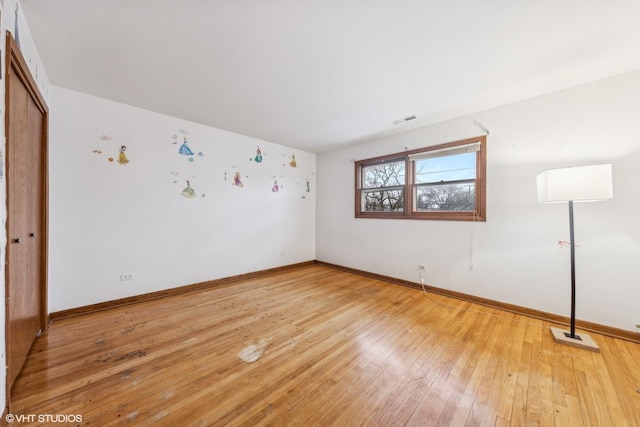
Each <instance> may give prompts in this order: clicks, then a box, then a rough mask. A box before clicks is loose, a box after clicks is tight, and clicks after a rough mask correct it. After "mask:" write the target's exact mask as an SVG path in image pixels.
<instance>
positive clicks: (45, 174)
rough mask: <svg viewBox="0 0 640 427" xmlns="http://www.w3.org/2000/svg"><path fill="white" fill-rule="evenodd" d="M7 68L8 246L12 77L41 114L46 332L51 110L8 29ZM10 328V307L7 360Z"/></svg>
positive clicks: (43, 314) (44, 321) (43, 321)
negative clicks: (23, 88) (27, 94)
mask: <svg viewBox="0 0 640 427" xmlns="http://www.w3.org/2000/svg"><path fill="white" fill-rule="evenodd" d="M6 40H7V42H6V60H5V64H6V68H5V70H4V75H5V138H6V139H5V159H6V170H5V173H4V176H5V179H6V183H5V188H6V189H7V200H6V211H7V221H6V228H5V235H6V236H7V246H8V245H9V241H8V232H9V225H10V224H9V221H10V217H9V208H10V203H9V191H8V189H9V185H10V182H9V181H10V177H9V173H8V172H9V170H10V168H11V164H10V162H9V152H10V150H11V148H10V147H9V141H10V139H9V135H10V132H11V128H10V127H11V124H10V120H9V114H8V112H9V107H10V105H11V104H10V103H11V91H10V82H9V79H12V78H18V79H20V81H21V82H22V84H23V86H24V87H25V88H26V90H27V92H29V95H30V96H31V98H32V99H33V101H34V103H35V105H36V106H37V108H38V109H39V110H40V112H41V113H42V120H43V126H42V141H41V150H42V153H41V154H42V168H43V170H42V194H41V197H42V206H43V209H42V212H41V213H40V214H41V220H42V222H41V223H42V229H41V230H40V233H41V236H42V245H41V247H40V250H41V254H40V259H41V260H42V261H41V265H40V268H41V271H42V275H41V276H42V280H41V282H40V284H39V289H40V307H39V310H40V332H41V333H43V332H45V331H46V330H47V325H48V323H49V319H48V316H49V314H48V308H47V287H48V285H47V281H48V258H47V254H48V247H49V243H48V241H49V222H48V221H49V214H48V212H49V203H48V201H49V126H48V123H49V109H48V107H47V104H46V102H45V100H44V97H43V96H42V94H41V93H40V90H39V89H38V84H37V83H36V81H35V79H34V78H33V76H32V75H31V72H30V71H29V67H28V66H27V62H26V61H25V59H24V57H23V56H22V53H21V52H20V47H19V46H18V44H17V43H16V41H15V39H14V38H13V36H12V35H11V33H10V32H9V31H7V32H6ZM7 246H5V304H8V301H7V300H6V297H7V294H8V291H9V280H10V278H9V269H8V263H9V262H10V260H9V259H8V258H7V255H8V247H7ZM9 340H10V336H9V328H8V310H5V355H7V359H8V354H9V353H8V350H9ZM12 385H13V384H9V378H8V375H6V385H5V386H6V408H7V409H8V410H10V404H11V386H12Z"/></svg>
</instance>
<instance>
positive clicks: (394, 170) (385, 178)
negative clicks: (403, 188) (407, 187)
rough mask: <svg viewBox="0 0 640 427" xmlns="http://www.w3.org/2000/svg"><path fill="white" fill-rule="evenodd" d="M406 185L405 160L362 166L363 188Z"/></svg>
mask: <svg viewBox="0 0 640 427" xmlns="http://www.w3.org/2000/svg"><path fill="white" fill-rule="evenodd" d="M397 185H404V161H400V162H393V163H382V164H379V165H373V166H365V167H363V168H362V188H380V187H395V186H397Z"/></svg>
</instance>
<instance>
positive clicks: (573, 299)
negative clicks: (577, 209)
mask: <svg viewBox="0 0 640 427" xmlns="http://www.w3.org/2000/svg"><path fill="white" fill-rule="evenodd" d="M569 243H570V244H571V329H570V337H571V338H574V339H575V338H576V242H575V238H574V236H573V200H569Z"/></svg>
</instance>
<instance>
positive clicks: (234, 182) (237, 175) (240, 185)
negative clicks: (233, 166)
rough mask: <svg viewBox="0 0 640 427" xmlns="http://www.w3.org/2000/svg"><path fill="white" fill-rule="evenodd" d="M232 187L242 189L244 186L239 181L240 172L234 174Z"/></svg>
mask: <svg viewBox="0 0 640 427" xmlns="http://www.w3.org/2000/svg"><path fill="white" fill-rule="evenodd" d="M233 185H235V186H236V187H240V188H242V187H244V185H242V180H241V179H240V172H236V174H235V175H234V176H233Z"/></svg>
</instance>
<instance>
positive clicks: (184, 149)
mask: <svg viewBox="0 0 640 427" xmlns="http://www.w3.org/2000/svg"><path fill="white" fill-rule="evenodd" d="M178 153H180V154H182V155H183V156H193V151H191V148H189V145H188V144H187V137H186V136H185V137H184V141H183V142H182V145H181V146H180V149H179V150H178Z"/></svg>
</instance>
